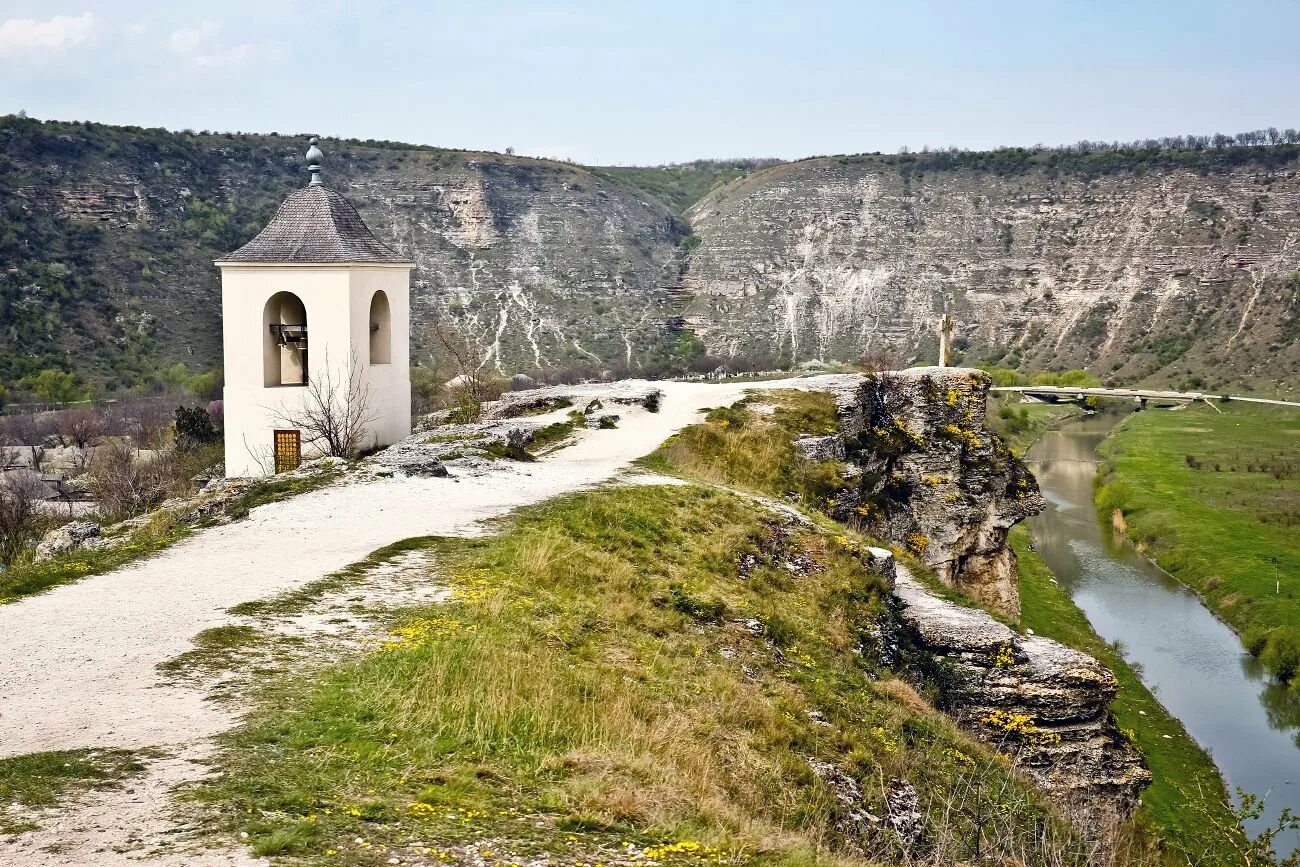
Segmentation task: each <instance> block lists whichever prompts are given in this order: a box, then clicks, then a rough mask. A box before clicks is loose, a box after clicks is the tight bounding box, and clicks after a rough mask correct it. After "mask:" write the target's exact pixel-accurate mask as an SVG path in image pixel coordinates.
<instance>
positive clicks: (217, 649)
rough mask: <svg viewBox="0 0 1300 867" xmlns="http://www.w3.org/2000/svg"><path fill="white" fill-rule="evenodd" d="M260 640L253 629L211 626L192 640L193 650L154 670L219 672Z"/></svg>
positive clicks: (161, 664) (234, 625)
mask: <svg viewBox="0 0 1300 867" xmlns="http://www.w3.org/2000/svg"><path fill="white" fill-rule="evenodd" d="M264 638H265V636H264V634H263V633H262V631H261V630H260V629H258V628H257V627H254V626H247V625H242V624H234V623H227V624H225V625H224V626H214V627H212V628H211V629H205V630H203V631H202V632H200V633H199V634H198V635H196V636H194V638H193V639H192V641H191V643H192V644H193V645H194V649H193V650H187V651H185V652H184V653H182V654H179V655H178V656H174V657H172V658H171V659H169V660H167V661H166V662H161V663H159V664H158V670H159V671H160V672H162V673H163V674H181V673H186V672H191V671H200V672H214V671H219V670H222V669H225V668H228V667H229V666H230V664H231V662H232V661H233V660H234V659H237V658H238V656H239V655H240V653H241V651H244V650H246V649H247V648H249V647H250V646H252V645H255V644H259V643H261V642H262V641H263V640H264Z"/></svg>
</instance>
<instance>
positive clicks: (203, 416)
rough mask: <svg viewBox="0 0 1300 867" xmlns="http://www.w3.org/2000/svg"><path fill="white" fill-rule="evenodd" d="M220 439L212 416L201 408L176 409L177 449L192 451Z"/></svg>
mask: <svg viewBox="0 0 1300 867" xmlns="http://www.w3.org/2000/svg"><path fill="white" fill-rule="evenodd" d="M219 438H220V435H219V434H218V433H217V428H216V426H215V425H214V424H213V423H212V416H210V415H209V414H208V411H207V410H206V409H204V408H203V407H201V406H178V407H176V447H177V448H179V449H181V450H182V451H191V450H193V449H195V448H197V447H198V446H201V445H206V444H208V443H215V442H216V441H217V440H218V439H219Z"/></svg>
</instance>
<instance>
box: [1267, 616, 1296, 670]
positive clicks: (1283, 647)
mask: <svg viewBox="0 0 1300 867" xmlns="http://www.w3.org/2000/svg"><path fill="white" fill-rule="evenodd" d="M1259 661H1260V662H1261V663H1263V665H1264V668H1266V669H1268V673H1269V674H1271V675H1273V676H1274V677H1276V678H1277V679H1278V680H1291V678H1293V677H1295V675H1296V673H1297V672H1300V626H1279V627H1277V628H1276V629H1274V630H1273V631H1272V632H1270V633H1269V634H1268V640H1267V642H1266V643H1265V645H1264V649H1263V651H1261V652H1260V654H1259Z"/></svg>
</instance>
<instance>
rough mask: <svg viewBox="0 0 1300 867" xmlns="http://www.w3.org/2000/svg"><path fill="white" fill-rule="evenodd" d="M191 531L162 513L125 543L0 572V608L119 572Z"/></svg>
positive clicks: (182, 537)
mask: <svg viewBox="0 0 1300 867" xmlns="http://www.w3.org/2000/svg"><path fill="white" fill-rule="evenodd" d="M192 532H193V530H192V529H191V528H190V527H186V526H183V525H181V524H178V523H176V521H175V518H174V516H172V515H169V514H166V513H162V514H160V515H159V516H158V517H157V518H155V519H154V520H152V521H150V522H149V523H148V524H146V525H145V526H143V527H141V528H140V529H139V530H136V531H135V532H134V533H132V535H131V539H130V540H129V541H128V542H126V543H125V544H122V545H118V546H115V547H112V548H104V549H100V550H82V551H73V552H71V553H68V554H64V555H61V556H58V557H55V558H54V559H52V560H47V561H46V562H44V563H30V562H29V563H20V564H18V565H15V566H13V567H12V568H10V569H6V570H5V571H3V572H0V605H3V604H5V603H8V602H14V601H16V600H18V599H22V598H23V597H25V596H32V595H34V594H37V593H43V592H45V591H46V590H49V589H51V588H54V587H58V586H60V585H62V584H71V583H73V582H74V581H80V580H81V579H82V578H87V577H89V576H91V575H103V574H104V573H106V572H112V571H113V570H115V569H120V568H122V567H123V566H126V565H128V564H130V563H134V562H136V561H138V560H143V559H144V558H146V557H149V556H152V555H154V554H156V553H158V552H159V551H161V550H163V549H164V548H166V547H168V546H170V545H173V544H175V543H176V542H179V541H180V540H181V539H184V538H185V537H186V536H188V535H189V534H190V533H192Z"/></svg>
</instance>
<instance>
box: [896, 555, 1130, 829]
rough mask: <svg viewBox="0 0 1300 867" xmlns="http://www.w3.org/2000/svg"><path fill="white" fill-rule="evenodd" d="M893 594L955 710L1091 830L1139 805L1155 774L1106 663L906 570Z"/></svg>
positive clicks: (944, 699) (925, 672) (925, 671)
mask: <svg viewBox="0 0 1300 867" xmlns="http://www.w3.org/2000/svg"><path fill="white" fill-rule="evenodd" d="M894 594H895V596H896V597H897V598H898V599H899V600H900V601H901V602H902V603H903V607H902V611H901V614H900V617H901V619H902V621H903V624H904V629H905V634H906V637H907V643H908V644H909V645H910V648H909V649H910V652H911V653H912V654H914V655H915V654H919V655H920V656H921V658H922V659H923V660H924V662H923V663H922V664H921V665H919V666H916V667H915V668H914V669H913V670H912V674H913V676H914V677H917V678H918V679H921V680H926V681H928V682H929V684H930V685H932V686H937V689H938V691H939V694H940V699H941V703H942V706H943V709H944V710H945V711H946V712H947V713H948V714H950V715H951V716H952V717H953V718H954V719H956V720H957V721H958V722H959V723H961V724H962V725H963V726H964V727H965V728H967V729H968V730H970V731H972V732H974V733H975V734H976V735H978V736H979V737H980V738H981V739H983V740H984V741H986V742H988V743H989V744H991V745H992V746H994V747H995V748H996V749H998V750H1000V751H1002V752H1004V753H1006V754H1008V755H1009V756H1011V757H1012V758H1013V759H1014V760H1015V762H1016V763H1017V765H1018V766H1019V767H1020V768H1021V769H1022V770H1023V771H1024V772H1025V773H1027V774H1028V775H1029V776H1030V777H1031V778H1033V779H1034V781H1035V782H1036V783H1037V784H1038V785H1039V787H1040V788H1041V789H1042V790H1043V791H1044V792H1046V793H1047V794H1048V795H1049V796H1050V797H1051V798H1052V800H1053V801H1054V802H1055V803H1056V804H1057V805H1058V806H1060V807H1061V809H1062V812H1063V813H1064V814H1065V815H1066V816H1067V817H1070V818H1071V819H1073V820H1074V821H1075V822H1076V824H1078V825H1080V827H1082V828H1084V829H1085V830H1096V829H1099V828H1101V827H1103V826H1104V825H1105V823H1106V822H1107V821H1108V820H1109V819H1111V818H1115V817H1117V818H1121V819H1122V818H1124V817H1126V816H1127V815H1129V814H1130V813H1131V812H1132V811H1133V810H1134V809H1135V808H1136V806H1137V803H1138V797H1139V795H1140V794H1141V792H1142V790H1143V789H1144V788H1145V787H1146V786H1147V785H1148V784H1149V783H1150V782H1151V774H1150V772H1149V771H1147V769H1146V767H1145V765H1144V763H1143V761H1142V757H1141V755H1140V754H1139V753H1138V752H1137V750H1136V749H1135V748H1134V747H1133V745H1132V744H1131V743H1129V741H1128V739H1127V738H1125V737H1124V735H1123V734H1122V733H1121V732H1120V731H1119V728H1118V727H1117V726H1116V724H1115V720H1114V718H1113V717H1112V716H1111V714H1110V711H1109V707H1110V703H1111V701H1112V700H1113V699H1114V698H1115V693H1116V691H1117V689H1118V684H1117V683H1116V681H1115V676H1114V675H1113V674H1112V673H1111V672H1110V671H1109V670H1108V669H1107V668H1106V667H1105V666H1104V665H1102V664H1101V663H1100V662H1098V661H1097V660H1095V659H1093V658H1092V657H1091V656H1088V655H1087V654H1084V653H1081V652H1079V651H1077V650H1074V649H1072V648H1069V647H1066V646H1065V645H1063V644H1060V643H1058V642H1055V641H1052V640H1050V639H1047V638H1041V637H1038V636H1033V635H1020V634H1019V633H1016V632H1015V631H1013V630H1012V629H1010V628H1009V627H1007V626H1006V625H1004V624H1002V623H999V622H998V621H997V620H994V619H993V618H992V617H991V616H990V615H989V614H987V613H986V612H984V611H981V610H979V609H976V608H966V607H963V606H960V605H956V604H954V603H952V602H948V601H946V600H944V599H940V598H938V597H936V596H934V595H932V594H931V593H929V592H928V591H926V589H925V588H924V587H923V586H922V585H921V584H920V583H918V582H917V581H916V579H915V578H913V577H912V576H911V575H910V574H908V573H907V571H906V570H905V569H901V568H899V569H897V571H896V574H895V581H894ZM913 658H914V659H915V658H916V657H915V656H914V657H913Z"/></svg>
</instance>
